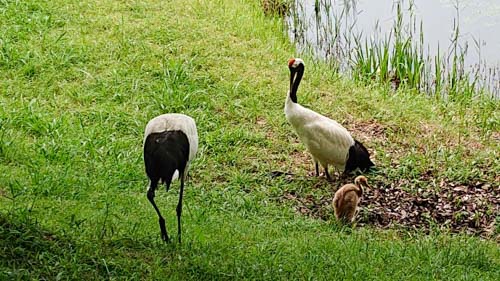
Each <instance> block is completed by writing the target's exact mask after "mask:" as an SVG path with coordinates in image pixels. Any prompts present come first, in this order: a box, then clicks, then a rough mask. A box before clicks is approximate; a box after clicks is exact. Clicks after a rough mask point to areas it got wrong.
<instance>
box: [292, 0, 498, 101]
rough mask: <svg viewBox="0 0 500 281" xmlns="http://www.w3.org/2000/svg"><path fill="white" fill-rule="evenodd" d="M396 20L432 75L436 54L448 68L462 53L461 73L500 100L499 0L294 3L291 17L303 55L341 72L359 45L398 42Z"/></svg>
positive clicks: (311, 0) (346, 69)
mask: <svg viewBox="0 0 500 281" xmlns="http://www.w3.org/2000/svg"><path fill="white" fill-rule="evenodd" d="M397 3H400V7H401V10H400V12H399V15H398V10H397ZM398 20H401V21H402V23H403V24H402V26H404V28H403V29H404V32H405V34H406V35H408V36H410V37H413V43H414V44H415V43H417V44H420V46H421V49H422V52H423V54H424V56H425V57H426V58H427V60H428V61H427V63H428V64H429V65H430V66H429V73H432V72H433V71H434V70H433V69H430V68H432V65H433V61H432V60H433V59H434V58H435V57H436V56H438V53H439V56H441V57H442V58H443V59H442V60H443V61H445V62H446V63H448V64H451V63H452V57H453V54H454V53H455V54H456V53H458V54H463V62H462V65H461V67H462V68H463V71H465V72H467V73H473V76H474V77H479V78H480V80H481V82H479V84H480V85H481V86H483V87H486V88H487V89H488V90H489V91H490V94H492V95H494V96H495V97H499V96H500V79H499V78H500V72H499V69H500V0H413V1H412V0H296V1H295V2H294V5H292V8H291V13H290V15H289V16H288V17H287V23H288V26H289V35H290V37H291V38H292V40H294V42H295V43H296V44H297V48H298V49H299V51H301V52H307V51H312V52H313V53H314V54H315V55H316V56H317V57H319V58H322V59H326V60H332V59H333V60H335V61H336V64H337V67H339V68H340V70H341V71H343V72H349V69H350V68H351V67H352V66H350V64H351V63H352V61H353V54H354V53H355V48H356V42H362V44H364V42H365V40H367V41H368V42H374V41H383V40H384V39H385V38H388V36H392V38H394V26H395V25H396V24H397V21H398ZM457 30H458V36H455V35H456V31H457ZM389 34H390V35H389ZM454 42H455V44H454ZM438 48H439V49H438ZM454 48H455V49H454ZM438 50H439V52H438ZM455 50H457V52H455ZM444 71H446V70H444Z"/></svg>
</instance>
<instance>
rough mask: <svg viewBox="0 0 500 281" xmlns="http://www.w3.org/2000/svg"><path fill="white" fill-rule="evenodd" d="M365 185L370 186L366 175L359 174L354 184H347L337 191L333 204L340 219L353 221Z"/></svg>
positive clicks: (347, 221) (348, 221)
mask: <svg viewBox="0 0 500 281" xmlns="http://www.w3.org/2000/svg"><path fill="white" fill-rule="evenodd" d="M363 186H365V187H370V185H368V180H367V179H366V177H364V176H358V177H356V179H355V180H354V184H351V183H349V184H346V185H344V186H342V187H341V188H340V189H339V190H337V192H335V197H334V198H333V202H332V205H333V209H334V211H335V217H336V218H337V219H338V220H341V221H343V222H345V223H351V222H352V221H353V220H354V217H355V216H356V213H357V209H358V204H359V201H361V196H362V195H363Z"/></svg>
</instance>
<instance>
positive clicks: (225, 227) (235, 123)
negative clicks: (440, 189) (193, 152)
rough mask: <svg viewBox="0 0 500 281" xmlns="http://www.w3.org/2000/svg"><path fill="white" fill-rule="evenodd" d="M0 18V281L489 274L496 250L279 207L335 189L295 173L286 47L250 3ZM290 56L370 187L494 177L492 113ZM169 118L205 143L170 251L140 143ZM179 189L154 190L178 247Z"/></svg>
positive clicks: (299, 156)
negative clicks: (375, 127)
mask: <svg viewBox="0 0 500 281" xmlns="http://www.w3.org/2000/svg"><path fill="white" fill-rule="evenodd" d="M0 15H1V17H0V18H1V20H0V175H2V176H1V177H0V249H1V250H0V279H9V280H12V279H14V280H16V279H22V280H25V279H34V280H40V279H42V280H55V279H77V280H81V279H113V280H116V279H119V280H121V279H134V280H144V279H149V280H151V279H153V280H155V279H158V280H165V279H173V280H175V279H181V280H185V279H195V280H199V279H216V280H220V279H272V280H275V279H313V280H321V279H348V280H350V279H356V280H403V279H404V280H429V279H446V280H479V279H480V280H497V279H498V278H499V276H500V269H499V268H500V260H499V256H500V250H499V247H498V244H497V242H495V241H493V240H487V239H486V240H485V239H480V238H477V237H471V236H467V235H465V234H449V233H446V232H440V231H439V230H433V231H431V234H423V233H420V232H415V231H404V230H378V229H372V228H369V227H367V228H355V229H351V228H343V227H340V226H338V225H337V224H336V223H335V222H334V221H333V220H331V221H321V220H316V219H313V218H309V217H305V216H302V215H300V214H297V213H295V211H294V210H293V208H292V206H291V203H290V202H283V201H282V200H280V198H281V197H282V195H283V194H284V192H285V191H287V190H298V191H303V192H309V193H314V192H315V191H316V188H317V187H318V186H319V187H320V188H319V189H318V192H325V190H331V191H332V193H331V194H330V195H331V196H332V197H333V190H335V188H337V186H338V185H339V184H340V183H336V184H334V185H333V186H330V185H329V184H328V183H327V182H326V181H325V180H324V179H322V178H319V179H318V178H314V177H309V176H308V175H307V172H310V171H312V169H313V166H312V163H311V162H310V160H309V159H308V157H307V155H306V154H305V153H304V147H303V146H302V145H301V144H300V143H299V142H298V140H297V137H296V136H295V134H294V133H293V132H292V130H291V128H290V126H289V125H288V124H287V123H286V120H285V118H284V114H283V103H284V99H285V95H286V91H287V84H288V69H287V68H286V61H287V59H288V58H289V57H291V56H294V55H296V54H295V53H294V49H293V47H292V46H291V45H290V44H289V43H288V40H287V38H286V37H285V35H284V33H283V30H282V22H281V20H280V19H278V18H270V17H266V16H264V14H263V12H262V10H261V7H260V5H259V1H222V0H219V1H207V0H198V1H194V0H193V1H190V0H175V1H168V2H165V1H153V0H151V1H145V0H144V1H89V0H82V1H77V2H68V1H59V0H57V1H41V0H40V1H35V0H34V1H8V0H7V1H0ZM305 59H306V73H305V77H304V81H303V85H302V86H301V88H300V90H299V102H301V103H303V104H305V105H307V106H310V107H312V108H314V109H315V110H317V111H319V112H323V113H325V114H327V115H328V116H330V117H332V118H335V119H337V120H338V121H339V122H342V123H344V124H346V126H347V127H348V128H349V129H352V130H353V132H355V135H356V137H358V138H360V139H362V140H363V141H364V143H365V144H366V145H367V146H368V147H370V148H371V149H373V151H374V159H375V162H376V163H377V165H378V166H379V170H378V171H377V173H374V174H371V175H369V177H370V178H371V180H372V181H373V183H374V185H375V186H380V185H389V184H390V183H392V182H394V181H397V180H398V179H400V178H407V179H408V180H409V181H408V183H409V184H408V188H409V189H411V188H416V187H422V186H424V187H427V186H430V187H432V186H431V184H432V183H431V182H422V181H421V179H420V176H421V175H422V174H423V173H425V172H427V171H428V170H431V171H432V172H433V173H432V174H433V175H434V177H435V181H434V182H439V180H440V179H447V180H449V181H453V182H460V183H466V184H467V183H470V182H475V181H481V182H491V183H493V184H494V185H495V184H496V187H497V186H498V181H497V180H498V175H499V174H500V162H499V160H498V159H500V157H499V155H498V151H500V150H499V144H498V132H499V126H500V125H499V117H500V116H499V112H500V110H499V104H498V102H495V101H491V100H480V99H473V100H470V101H467V102H466V103H465V102H463V103H459V102H451V101H450V102H445V101H442V100H434V99H427V98H425V97H422V96H419V95H415V93H412V92H411V91H408V92H405V91H402V92H398V93H396V94H392V93H391V92H390V91H389V90H388V89H384V88H380V87H375V86H373V87H372V88H366V87H361V86H356V85H355V84H354V83H353V82H351V81H347V80H345V79H344V78H342V77H340V76H338V75H335V74H332V72H330V71H328V69H327V67H326V66H325V65H321V64H313V63H308V61H312V60H311V59H310V58H307V57H306V58H305ZM165 112H182V113H186V114H189V115H191V116H193V117H194V118H195V119H196V121H197V124H198V130H199V135H200V151H199V155H198V159H197V160H196V161H195V162H194V163H193V166H192V169H191V173H190V179H189V182H188V185H187V189H186V192H185V201H184V202H185V209H184V215H183V230H184V234H183V244H182V245H179V244H177V243H173V244H171V245H165V244H163V243H162V242H161V241H160V237H159V229H158V224H157V218H156V215H155V213H154V210H153V208H152V207H151V206H150V204H149V202H148V201H147V199H146V193H145V190H146V186H147V178H146V175H145V173H144V168H143V162H142V138H143V135H142V134H143V130H144V126H145V124H146V123H147V121H148V120H149V119H150V118H152V117H154V116H156V115H158V114H161V113H165ZM366 122H374V123H376V124H379V126H381V127H383V128H384V131H385V135H384V136H380V135H376V134H375V135H372V134H370V131H366V130H365V131H363V130H359V128H360V126H361V128H363V126H362V124H366ZM355 128H358V130H355ZM273 170H281V171H289V172H293V173H296V176H295V179H294V180H293V181H292V182H287V181H285V180H283V179H271V178H269V177H268V176H267V173H268V172H270V171H273ZM177 185H178V183H176V184H174V187H173V189H172V190H171V191H169V192H168V193H166V192H164V190H163V189H162V190H159V191H158V192H157V198H158V199H157V202H158V204H159V206H160V208H161V209H162V211H163V213H164V215H165V217H166V218H167V228H168V230H169V231H170V233H171V234H172V236H173V238H174V239H175V238H176V233H175V232H176V231H175V228H176V224H175V204H176V202H177V196H178V194H177V191H178V186H177ZM494 187H495V186H494ZM326 193H328V192H326ZM327 195H328V194H327Z"/></svg>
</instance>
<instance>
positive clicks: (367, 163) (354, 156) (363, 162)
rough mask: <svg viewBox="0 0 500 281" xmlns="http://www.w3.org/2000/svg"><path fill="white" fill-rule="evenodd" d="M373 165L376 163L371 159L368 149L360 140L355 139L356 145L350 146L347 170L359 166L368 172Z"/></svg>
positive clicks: (349, 170) (352, 169)
mask: <svg viewBox="0 0 500 281" xmlns="http://www.w3.org/2000/svg"><path fill="white" fill-rule="evenodd" d="M373 166H375V164H373V162H372V160H370V153H369V152H368V149H366V147H365V146H364V145H363V144H362V143H360V142H359V141H357V140H354V145H352V146H351V147H350V148H349V156H348V158H347V163H346V166H345V171H346V172H348V173H349V172H351V171H354V170H356V169H357V168H359V169H360V170H361V171H363V172H366V171H368V170H369V169H370V168H371V167H373Z"/></svg>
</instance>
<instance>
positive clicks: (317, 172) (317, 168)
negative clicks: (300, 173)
mask: <svg viewBox="0 0 500 281" xmlns="http://www.w3.org/2000/svg"><path fill="white" fill-rule="evenodd" d="M314 165H315V166H316V176H317V177H319V166H318V161H314Z"/></svg>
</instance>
